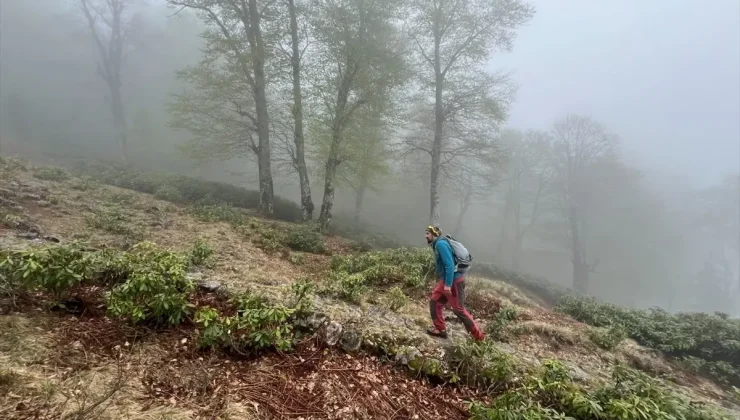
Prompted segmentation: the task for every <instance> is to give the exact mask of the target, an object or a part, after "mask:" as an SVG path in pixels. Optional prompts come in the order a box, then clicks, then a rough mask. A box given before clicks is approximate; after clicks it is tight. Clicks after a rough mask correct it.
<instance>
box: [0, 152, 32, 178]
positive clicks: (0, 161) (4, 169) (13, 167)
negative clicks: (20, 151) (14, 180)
mask: <svg viewBox="0 0 740 420" xmlns="http://www.w3.org/2000/svg"><path fill="white" fill-rule="evenodd" d="M26 171H28V163H27V162H26V161H24V160H22V159H19V158H15V157H7V158H4V157H2V156H0V175H2V177H0V178H4V179H9V178H11V177H12V176H14V175H16V174H17V173H18V172H26Z"/></svg>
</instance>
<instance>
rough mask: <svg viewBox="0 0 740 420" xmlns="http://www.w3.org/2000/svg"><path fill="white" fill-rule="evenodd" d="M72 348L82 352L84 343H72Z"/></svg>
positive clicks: (78, 341)
mask: <svg viewBox="0 0 740 420" xmlns="http://www.w3.org/2000/svg"><path fill="white" fill-rule="evenodd" d="M72 348H73V349H75V350H82V343H81V342H80V340H77V341H75V342H74V343H72Z"/></svg>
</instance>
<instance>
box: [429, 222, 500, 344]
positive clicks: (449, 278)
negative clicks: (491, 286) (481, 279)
mask: <svg viewBox="0 0 740 420" xmlns="http://www.w3.org/2000/svg"><path fill="white" fill-rule="evenodd" d="M425 236H426V240H427V243H428V244H429V245H430V246H431V247H432V249H433V250H434V257H435V258H434V260H435V263H436V266H437V278H438V279H439V281H438V282H437V285H436V286H435V287H434V290H432V296H431V298H430V299H429V312H430V315H431V317H432V323H433V324H434V327H433V328H429V329H428V330H427V334H429V335H431V336H434V337H441V338H447V329H446V326H445V318H444V312H443V310H442V309H443V307H444V305H445V304H447V303H449V304H450V306H451V307H452V311H453V312H454V313H455V315H457V317H458V318H460V320H461V321H462V323H463V324H464V325H465V329H466V330H467V331H468V333H469V334H470V335H471V336H472V337H473V338H474V339H475V340H476V341H482V340H483V339H484V338H485V335H484V334H483V332H482V331H481V330H480V328H478V325H477V324H476V322H475V320H474V319H473V317H472V316H471V315H470V313H469V312H468V311H467V309H465V268H467V267H459V266H458V264H457V261H456V259H457V258H456V256H455V254H454V252H453V247H452V245H451V243H450V240H453V241H454V239H453V238H452V237H450V236H449V235H447V236H444V237H443V236H442V231H441V230H440V229H439V227H437V226H429V227H427V229H426V232H425Z"/></svg>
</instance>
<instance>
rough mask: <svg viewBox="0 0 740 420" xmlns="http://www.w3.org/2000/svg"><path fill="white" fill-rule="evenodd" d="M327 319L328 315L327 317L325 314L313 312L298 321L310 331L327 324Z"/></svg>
mask: <svg viewBox="0 0 740 420" xmlns="http://www.w3.org/2000/svg"><path fill="white" fill-rule="evenodd" d="M328 321H329V317H327V316H326V315H325V314H322V313H319V312H314V313H312V314H311V315H309V316H307V317H306V318H303V319H301V320H300V323H301V325H302V326H304V327H306V328H308V329H309V330H311V331H317V330H319V329H320V328H321V327H323V326H324V325H325V324H327V322H328ZM337 340H338V338H337ZM335 344H336V343H335Z"/></svg>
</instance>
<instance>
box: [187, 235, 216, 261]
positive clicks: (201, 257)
mask: <svg viewBox="0 0 740 420" xmlns="http://www.w3.org/2000/svg"><path fill="white" fill-rule="evenodd" d="M214 254H215V251H214V250H213V248H211V247H210V245H208V243H207V242H205V241H203V240H201V239H198V240H196V241H195V243H194V244H193V247H192V248H191V249H190V264H192V265H195V266H200V267H206V268H212V267H213V264H214V261H213V260H214V256H215V255H214Z"/></svg>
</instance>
